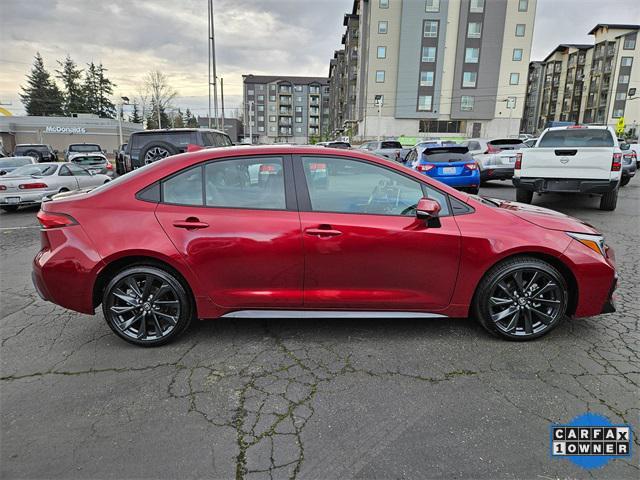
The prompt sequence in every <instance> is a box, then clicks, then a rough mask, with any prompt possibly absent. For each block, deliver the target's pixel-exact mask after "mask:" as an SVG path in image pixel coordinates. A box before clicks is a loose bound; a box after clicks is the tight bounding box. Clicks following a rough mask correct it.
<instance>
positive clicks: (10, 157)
mask: <svg viewBox="0 0 640 480" xmlns="http://www.w3.org/2000/svg"><path fill="white" fill-rule="evenodd" d="M18 159H19V160H26V159H29V160H31V161H33V162H35V160H34V159H33V157H26V156H24V155H16V156H15V157H14V156H9V157H1V158H0V160H18Z"/></svg>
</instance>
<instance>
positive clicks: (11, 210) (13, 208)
mask: <svg viewBox="0 0 640 480" xmlns="http://www.w3.org/2000/svg"><path fill="white" fill-rule="evenodd" d="M0 208H1V209H2V210H4V211H5V212H7V213H15V212H17V211H18V205H6V206H3V207H0Z"/></svg>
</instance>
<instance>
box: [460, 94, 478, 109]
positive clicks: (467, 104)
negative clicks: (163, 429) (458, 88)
mask: <svg viewBox="0 0 640 480" xmlns="http://www.w3.org/2000/svg"><path fill="white" fill-rule="evenodd" d="M475 100H476V99H475V97H470V96H468V95H463V96H462V97H460V110H462V111H463V112H472V111H473V104H474V103H475Z"/></svg>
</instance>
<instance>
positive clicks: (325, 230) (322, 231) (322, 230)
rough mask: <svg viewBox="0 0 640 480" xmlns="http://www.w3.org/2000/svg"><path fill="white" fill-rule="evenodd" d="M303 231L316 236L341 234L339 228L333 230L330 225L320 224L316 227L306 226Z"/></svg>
mask: <svg viewBox="0 0 640 480" xmlns="http://www.w3.org/2000/svg"><path fill="white" fill-rule="evenodd" d="M304 233H306V234H307V235H315V236H316V237H337V236H338V235H342V232H341V231H340V230H334V229H333V228H331V225H320V226H319V227H318V228H307V229H306V230H305V231H304Z"/></svg>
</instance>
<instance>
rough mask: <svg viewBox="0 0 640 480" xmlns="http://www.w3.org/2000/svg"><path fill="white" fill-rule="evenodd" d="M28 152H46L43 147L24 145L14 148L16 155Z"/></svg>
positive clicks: (45, 148)
mask: <svg viewBox="0 0 640 480" xmlns="http://www.w3.org/2000/svg"><path fill="white" fill-rule="evenodd" d="M29 150H36V151H40V152H42V151H47V147H45V146H44V145H24V146H21V147H16V154H19V153H24V152H28V151H29Z"/></svg>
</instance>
